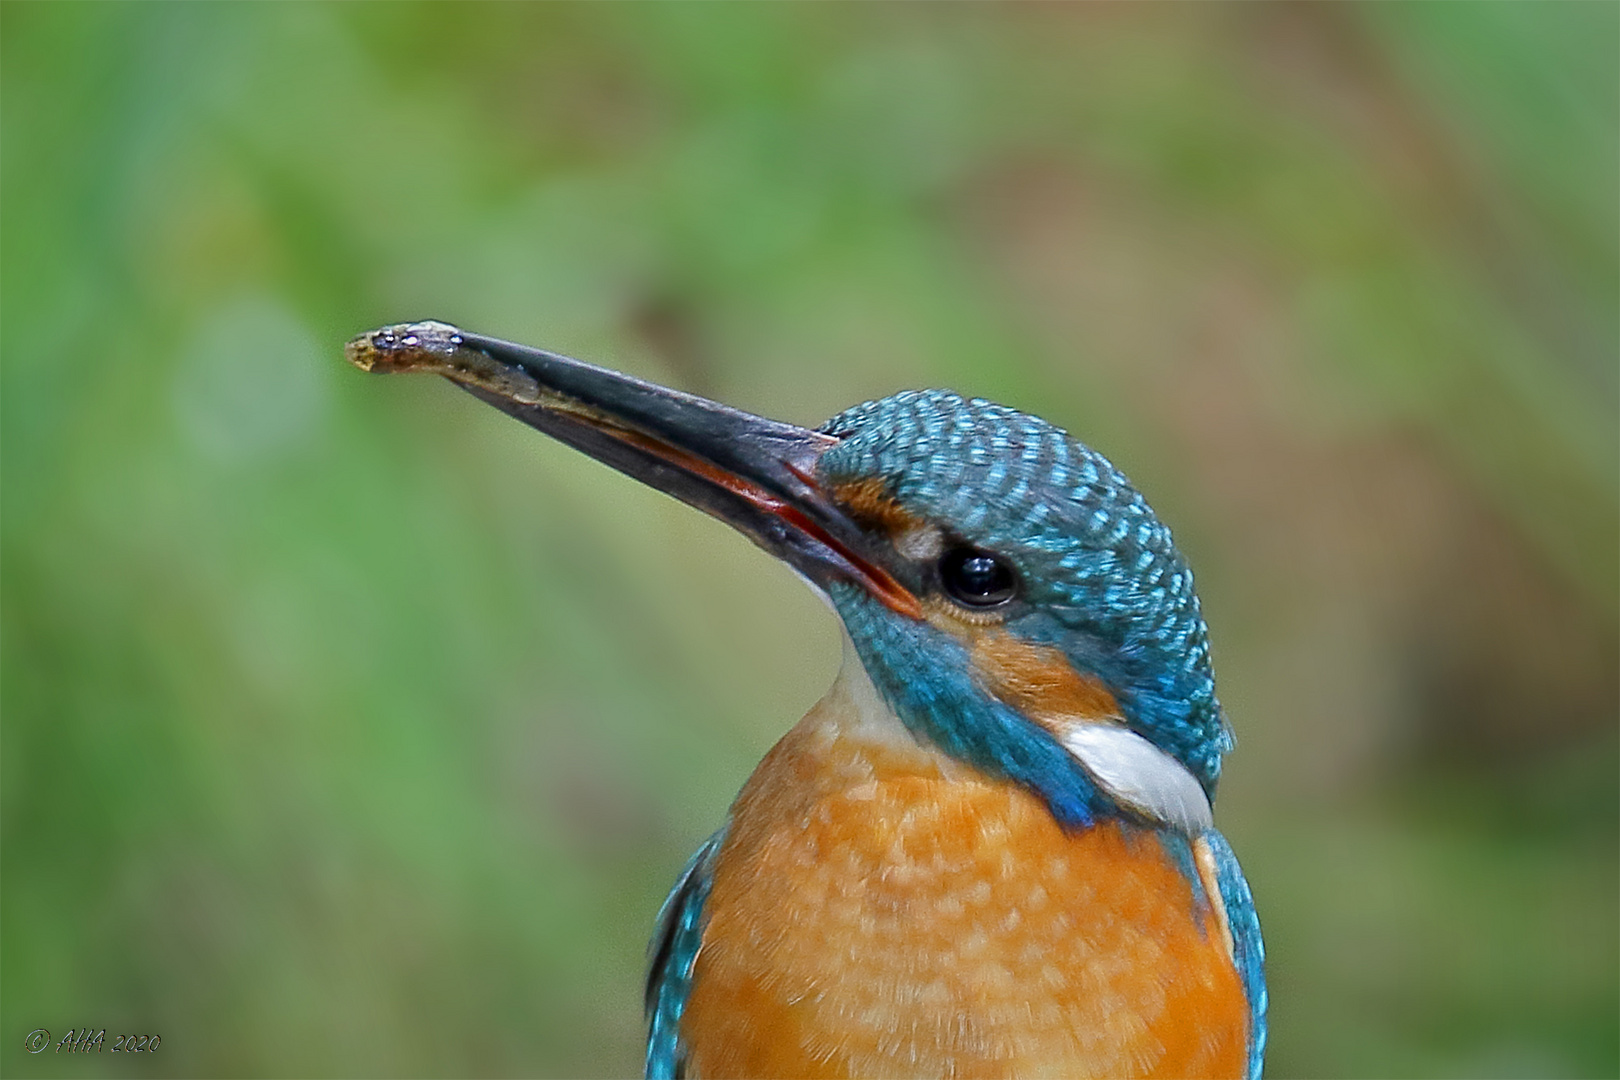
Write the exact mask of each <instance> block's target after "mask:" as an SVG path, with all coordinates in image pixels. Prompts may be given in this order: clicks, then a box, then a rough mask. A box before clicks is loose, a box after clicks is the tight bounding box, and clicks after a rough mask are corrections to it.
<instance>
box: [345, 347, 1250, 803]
mask: <svg viewBox="0 0 1620 1080" xmlns="http://www.w3.org/2000/svg"><path fill="white" fill-rule="evenodd" d="M348 356H349V359H350V360H351V361H352V362H354V363H355V364H356V365H357V366H359V367H362V368H364V369H366V370H369V371H429V372H436V373H438V374H442V375H445V376H447V377H449V378H451V379H452V380H454V381H456V382H458V383H460V384H461V385H462V386H463V387H465V388H466V389H467V390H469V391H470V392H471V393H473V394H474V395H476V396H478V397H480V398H482V399H483V400H485V401H487V402H489V403H490V404H492V405H494V406H495V407H497V408H499V409H501V410H503V411H505V412H507V413H509V414H511V415H512V416H515V417H517V418H518V419H520V420H523V421H524V422H526V423H528V424H530V425H531V426H533V427H536V428H538V429H540V430H542V431H544V432H546V433H548V434H550V435H553V436H555V437H557V438H559V439H561V440H562V441H564V442H567V443H569V444H570V445H573V446H575V447H576V448H578V449H580V450H583V451H584V452H586V453H588V454H590V455H592V456H593V457H596V458H598V459H600V460H602V461H604V462H606V463H607V464H609V465H612V466H613V467H615V468H617V469H619V470H620V471H623V472H625V473H627V474H629V475H631V476H634V477H636V478H638V479H640V480H643V481H644V482H646V483H648V484H650V485H652V486H654V487H657V488H659V489H660V490H663V491H665V492H667V493H669V494H671V495H674V496H675V497H677V498H680V499H682V500H683V501H685V502H687V503H689V504H691V505H694V506H697V507H699V508H700V509H703V510H704V511H706V512H708V513H710V514H712V515H714V516H716V517H719V518H721V519H722V520H725V521H727V522H728V523H730V524H732V525H733V526H735V527H736V528H738V529H739V530H741V531H742V532H744V533H745V534H747V535H748V536H749V537H751V538H752V539H753V540H754V541H755V542H756V543H758V544H759V545H760V546H761V547H763V548H765V549H766V550H768V551H770V552H771V553H773V554H775V555H777V556H778V557H779V558H781V559H783V560H784V561H785V562H787V563H788V564H789V565H790V566H792V567H793V568H794V569H795V570H797V571H798V572H799V573H800V574H801V576H803V577H805V578H806V579H808V580H809V581H810V582H811V584H812V585H814V586H815V587H817V588H818V589H819V590H820V591H822V592H823V593H824V594H825V595H826V596H827V598H828V599H829V600H830V601H831V603H832V605H833V607H834V608H835V610H836V611H837V612H838V614H839V616H840V617H841V618H842V619H843V622H844V625H845V628H846V630H847V631H848V633H849V637H850V640H851V642H852V643H853V644H854V647H855V650H856V653H857V655H858V656H859V658H860V660H861V663H862V665H863V666H864V668H865V669H866V672H867V674H868V675H869V676H870V677H871V680H872V683H873V685H874V686H875V687H876V688H877V689H878V690H879V691H880V693H881V694H882V696H883V697H884V699H885V700H886V701H887V702H888V704H889V706H890V707H891V708H892V709H893V710H894V712H895V714H896V715H897V716H898V717H899V718H900V719H901V720H902V721H903V722H904V723H905V725H906V726H907V727H908V728H909V729H910V730H911V731H912V732H913V733H914V734H915V735H916V736H917V737H918V738H919V739H921V740H923V741H926V742H928V743H931V744H933V745H934V746H936V747H938V748H939V749H941V750H943V751H945V752H946V753H949V754H951V755H953V756H955V757H958V758H960V759H963V760H965V761H967V762H969V763H971V764H973V765H974V766H976V767H977V768H979V769H981V770H983V771H985V772H988V773H990V774H992V775H996V776H1001V777H1005V778H1007V779H1010V780H1013V781H1015V782H1018V783H1020V784H1023V785H1024V786H1026V787H1027V788H1029V789H1030V790H1031V791H1033V792H1034V793H1036V794H1037V795H1038V796H1040V797H1041V798H1042V799H1044V800H1045V802H1046V803H1047V805H1048V806H1049V807H1050V808H1051V810H1052V813H1053V814H1054V816H1056V817H1057V819H1058V820H1059V821H1060V822H1062V823H1064V824H1065V825H1069V826H1083V825H1086V824H1089V823H1090V822H1092V821H1093V820H1095V819H1096V818H1098V817H1099V816H1104V817H1106V816H1120V817H1124V818H1128V819H1135V820H1139V821H1143V822H1146V823H1150V824H1156V825H1163V826H1169V827H1174V828H1178V829H1181V830H1183V831H1186V832H1189V833H1196V832H1198V831H1200V830H1201V829H1202V828H1203V827H1205V826H1207V825H1208V824H1209V819H1210V800H1211V798H1212V797H1213V794H1214V790H1215V784H1216V780H1217V778H1218V776H1219V773H1220V763H1221V757H1222V755H1223V754H1224V753H1225V752H1226V751H1227V750H1228V749H1230V747H1231V735H1230V732H1229V729H1228V727H1227V725H1226V721H1225V718H1224V716H1223V714H1222V711H1221V707H1220V704H1219V702H1218V701H1217V700H1216V697H1215V688H1214V675H1213V671H1212V669H1211V666H1210V657H1209V645H1208V633H1207V630H1206V627H1205V624H1204V620H1203V617H1202V615H1201V613H1200V610H1199V603H1198V597H1197V595H1196V594H1195V593H1194V591H1193V583H1192V575H1191V573H1190V571H1189V570H1188V568H1187V564H1186V562H1185V560H1184V559H1183V558H1182V556H1181V554H1180V552H1179V551H1178V550H1177V549H1176V546H1175V544H1174V543H1173V542H1172V540H1171V537H1170V532H1169V530H1168V529H1167V528H1166V527H1165V526H1164V525H1163V523H1161V522H1160V521H1159V520H1158V518H1157V517H1156V516H1155V515H1154V513H1153V511H1152V510H1151V509H1150V508H1149V507H1148V505H1147V503H1146V502H1145V501H1144V500H1143V498H1142V496H1141V495H1140V494H1139V493H1138V492H1137V491H1136V489H1135V488H1134V487H1132V486H1131V484H1130V482H1129V481H1128V480H1127V479H1126V478H1125V476H1124V475H1123V474H1122V473H1120V472H1119V470H1117V469H1115V468H1114V467H1113V466H1112V465H1111V464H1110V463H1109V462H1108V461H1107V460H1106V459H1105V458H1103V457H1102V455H1100V454H1098V453H1096V452H1095V451H1093V450H1091V449H1089V448H1088V447H1086V446H1084V445H1083V444H1081V443H1080V442H1078V441H1076V440H1075V439H1073V438H1071V437H1070V436H1069V435H1068V434H1067V433H1066V432H1064V431H1063V430H1062V429H1061V428H1058V427H1055V426H1053V425H1052V424H1049V423H1047V422H1046V421H1044V420H1041V419H1039V418H1037V417H1034V416H1030V415H1027V414H1024V413H1021V412H1018V411H1017V410H1014V409H1010V408H1007V407H1005V406H1002V405H996V404H992V403H990V402H987V401H983V400H979V399H971V400H970V399H964V398H962V397H960V396H958V395H956V394H953V393H949V392H945V391H920V392H919V391H908V392H904V393H899V394H895V395H893V396H891V397H887V398H884V399H882V400H879V401H873V402H868V403H866V404H863V405H858V406H855V407H854V408H851V409H848V410H846V411H844V412H842V413H840V414H839V415H837V416H835V417H833V418H832V419H831V420H829V421H828V422H827V423H826V424H824V425H822V427H821V428H819V429H817V430H810V429H806V428H800V427H797V426H794V425H791V424H784V423H780V422H777V421H773V420H768V419H765V418H763V417H758V416H754V415H752V414H749V413H745V412H742V411H740V410H736V409H732V408H729V407H727V406H724V405H720V404H718V403H716V402H712V401H708V400H706V399H704V398H700V397H696V396H694V395H690V394H684V393H681V392H679V391H674V390H669V389H666V388H664V387H660V386H656V385H654V384H651V383H647V382H643V381H641V380H637V379H633V378H631V377H629V376H625V375H622V374H619V373H617V372H613V371H609V370H607V369H604V368H599V367H595V366H592V365H589V364H584V363H581V362H580V361H577V360H572V359H569V358H567V357H563V356H559V355H557V354H554V353H548V352H544V351H542V350H538V349H531V348H528V347H526V346H521V345H514V344H511V343H509V342H504V341H500V340H498V339H495V338H488V337H483V336H481V335H477V334H472V333H468V332H464V331H461V330H458V329H456V328H455V327H452V326H448V325H446V324H443V323H416V324H409V325H402V326H395V327H387V328H384V329H382V330H377V331H373V332H371V333H369V334H365V335H362V336H361V337H359V338H356V339H355V340H354V341H352V342H350V343H349V346H348Z"/></svg>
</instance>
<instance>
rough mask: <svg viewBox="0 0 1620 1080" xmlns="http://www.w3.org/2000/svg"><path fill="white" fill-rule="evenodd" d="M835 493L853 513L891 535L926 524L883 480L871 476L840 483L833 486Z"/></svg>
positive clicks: (836, 497) (834, 496)
mask: <svg viewBox="0 0 1620 1080" xmlns="http://www.w3.org/2000/svg"><path fill="white" fill-rule="evenodd" d="M832 494H833V498H834V499H836V500H837V501H838V502H839V503H841V504H843V507H844V509H846V510H848V511H849V515H850V517H852V518H854V519H855V520H856V521H859V522H860V523H861V524H862V525H865V526H867V527H868V528H877V529H880V530H882V531H883V532H885V533H887V534H888V535H890V536H898V535H900V534H901V533H904V532H907V531H909V530H911V529H915V528H917V527H918V526H920V525H922V524H923V520H922V518H919V517H917V516H916V515H915V514H912V513H910V512H908V511H907V510H906V509H905V508H904V507H902V506H901V505H900V504H899V503H898V502H897V501H895V498H894V496H893V495H890V494H889V489H888V487H887V486H886V485H885V484H884V483H883V481H882V480H878V479H874V478H870V477H869V478H867V479H865V480H854V481H851V482H850V483H847V484H839V485H838V486H837V487H835V488H833V492H832Z"/></svg>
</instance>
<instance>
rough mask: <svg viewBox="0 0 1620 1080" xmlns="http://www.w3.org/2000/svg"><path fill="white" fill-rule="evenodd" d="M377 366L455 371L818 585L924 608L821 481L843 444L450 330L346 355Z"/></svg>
mask: <svg viewBox="0 0 1620 1080" xmlns="http://www.w3.org/2000/svg"><path fill="white" fill-rule="evenodd" d="M344 354H345V355H346V356H347V357H348V359H349V362H350V363H352V364H354V365H355V366H356V367H358V368H361V369H362V370H364V371H373V372H394V371H420V372H430V373H434V374H439V375H443V376H445V377H446V378H448V379H451V380H452V381H454V382H456V383H458V384H460V385H461V387H462V388H463V389H465V390H466V391H467V392H468V393H470V394H472V395H473V396H474V397H477V398H481V399H482V400H484V401H486V402H488V403H489V404H491V405H493V406H495V407H496V408H497V409H500V410H501V411H502V412H504V413H506V414H508V415H510V416H514V417H516V418H517V419H519V420H521V421H523V422H524V423H525V424H528V425H529V426H530V427H533V428H536V429H538V430H540V431H543V432H545V433H546V434H547V435H550V436H552V437H554V438H556V439H560V440H561V441H563V442H565V443H567V444H568V445H570V446H572V447H574V448H575V449H577V450H582V451H584V452H585V453H586V454H589V455H590V456H591V457H593V458H596V459H597V460H598V461H601V462H603V463H605V464H608V465H611V466H612V467H613V468H615V469H618V470H619V471H620V472H622V473H624V474H626V475H627V476H632V477H635V478H636V479H637V480H640V481H642V482H643V483H645V484H649V485H651V486H652V487H655V488H657V489H658V490H660V491H663V492H667V493H668V494H670V495H673V496H675V497H676V498H677V499H680V500H681V501H682V502H684V503H687V504H688V505H691V506H695V507H697V508H698V509H699V510H702V511H704V512H706V513H708V514H711V515H713V516H714V517H717V518H719V519H720V520H722V521H725V522H728V523H729V524H731V525H732V526H734V527H735V528H737V529H738V530H740V531H741V532H742V533H744V534H745V535H747V536H748V537H749V538H750V539H752V540H753V541H754V542H755V543H756V544H758V545H759V546H760V547H762V548H764V549H765V550H766V551H769V552H770V553H771V554H773V555H775V556H777V557H778V558H780V559H782V560H783V561H785V562H786V563H788V564H789V565H790V566H792V567H793V568H794V569H796V570H798V571H799V572H800V573H802V574H804V575H805V576H806V577H808V578H809V579H810V580H811V581H813V582H815V583H816V584H818V585H822V586H825V585H826V584H828V583H829V582H831V581H834V580H843V581H849V582H853V583H854V584H857V585H860V586H861V587H863V588H865V589H866V590H867V591H868V592H870V593H871V594H872V595H873V596H874V597H876V598H877V599H878V600H880V601H882V602H883V603H884V604H886V605H887V606H888V607H889V608H891V609H892V610H894V611H896V612H899V613H901V614H903V615H908V616H910V617H912V618H920V617H921V616H922V607H921V605H920V604H919V603H918V601H917V598H916V596H915V595H913V594H912V592H911V591H910V590H909V589H907V588H906V587H905V586H904V585H902V584H901V583H900V582H899V581H898V580H896V579H895V577H894V576H893V575H892V574H891V573H890V572H889V571H888V570H886V569H884V567H883V565H882V563H881V561H880V559H881V555H879V554H878V553H877V552H876V551H875V550H874V547H873V543H872V540H871V538H870V537H869V536H868V534H867V533H866V531H865V530H863V529H862V528H861V527H860V525H859V524H858V523H857V522H855V521H854V520H853V519H852V518H851V517H850V516H849V515H848V514H847V513H845V512H844V511H843V510H842V509H841V508H840V507H839V505H838V504H837V502H836V501H835V500H834V499H832V498H830V497H829V495H828V494H827V492H826V491H824V490H823V489H822V487H821V485H820V484H819V483H818V482H817V480H816V463H817V462H818V461H819V460H820V458H821V455H822V454H824V453H826V451H827V450H828V449H829V448H831V447H833V446H835V445H837V443H838V440H837V439H836V438H834V437H833V436H831V435H824V434H822V433H821V432H818V431H811V430H809V429H808V428H801V427H795V426H794V425H792V424H784V423H780V422H778V421H775V420H768V419H766V418H765V417H763V416H755V415H753V414H752V413H746V412H743V411H742V410H740V409H733V408H731V407H729V406H726V405H721V404H719V403H718V402H713V401H709V400H708V399H707V398H701V397H697V396H696V395H693V394H684V393H681V392H680V391H678V390H670V389H667V388H665V387H662V386H658V385H655V384H653V383H649V382H643V381H642V380H640V379H635V378H631V377H630V376H628V375H621V374H619V373H618V372H616V371H609V370H608V369H606V368H600V367H596V366H594V365H592V364H586V363H582V362H581V361H578V360H573V359H570V358H568V357H566V356H559V355H558V354H556V353H549V352H545V351H543V350H541V349H531V348H529V347H528V346H526V345H514V344H512V343H511V342H509V341H501V340H499V339H497V338H490V337H484V336H483V335H481V334H472V333H468V332H466V331H463V330H458V329H457V328H456V327H454V326H450V325H447V324H445V323H438V322H422V323H410V324H405V325H399V326H387V327H384V328H382V329H381V330H373V331H371V332H370V333H366V334H361V335H360V336H359V337H357V338H355V339H354V340H353V341H351V342H349V344H348V345H347V346H346V347H345V349H344Z"/></svg>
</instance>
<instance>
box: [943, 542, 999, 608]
mask: <svg viewBox="0 0 1620 1080" xmlns="http://www.w3.org/2000/svg"><path fill="white" fill-rule="evenodd" d="M939 579H940V581H941V582H943V583H944V585H945V591H946V592H947V593H949V594H950V597H951V599H952V600H955V601H956V602H957V603H959V604H966V605H967V606H968V607H980V608H982V607H995V606H996V605H998V604H1005V603H1006V602H1007V601H1008V600H1011V599H1012V598H1013V594H1014V593H1016V592H1017V591H1018V578H1017V577H1015V576H1014V575H1013V571H1012V567H1011V566H1009V565H1008V564H1007V563H1006V562H1004V561H1003V560H1001V559H999V558H997V557H996V556H994V555H992V554H990V553H989V552H988V551H980V550H979V549H978V548H970V547H959V548H952V549H951V550H950V551H947V552H946V553H945V555H944V557H943V558H941V559H940V560H939Z"/></svg>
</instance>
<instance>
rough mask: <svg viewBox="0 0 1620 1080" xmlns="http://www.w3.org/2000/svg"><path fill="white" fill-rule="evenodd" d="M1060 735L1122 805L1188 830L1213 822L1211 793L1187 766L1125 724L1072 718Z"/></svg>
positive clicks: (1193, 833) (1192, 832)
mask: <svg viewBox="0 0 1620 1080" xmlns="http://www.w3.org/2000/svg"><path fill="white" fill-rule="evenodd" d="M1059 741H1060V742H1062V744H1063V747H1064V749H1066V750H1068V751H1069V753H1071V754H1073V755H1074V756H1075V758H1076V759H1078V760H1079V762H1080V764H1081V765H1083V766H1085V769H1086V772H1088V773H1090V774H1091V778H1092V779H1093V780H1095V781H1096V782H1097V786H1098V787H1100V788H1102V789H1103V791H1104V792H1105V793H1107V795H1108V796H1109V797H1110V798H1112V799H1113V800H1114V801H1115V802H1117V803H1119V804H1120V805H1121V806H1124V807H1126V808H1128V809H1130V810H1134V811H1136V812H1137V813H1140V814H1143V815H1145V816H1147V817H1150V818H1152V819H1153V820H1155V821H1158V822H1160V823H1162V824H1165V825H1169V826H1171V827H1172V828H1176V829H1180V830H1181V831H1182V832H1184V833H1186V834H1187V835H1188V836H1197V835H1198V834H1199V833H1201V832H1203V831H1204V830H1205V829H1208V828H1211V827H1212V826H1213V825H1214V824H1215V817H1214V814H1213V813H1212V812H1211V810H1210V805H1209V796H1207V795H1205V794H1204V788H1203V786H1202V785H1201V784H1199V783H1198V781H1197V780H1196V779H1195V778H1194V777H1193V774H1192V773H1191V772H1189V771H1188V770H1187V767H1186V766H1185V765H1183V764H1182V763H1181V762H1179V761H1177V760H1176V759H1175V758H1173V757H1171V756H1170V755H1169V754H1167V753H1165V752H1164V751H1163V750H1160V749H1159V748H1158V747H1157V746H1154V745H1153V744H1152V743H1151V742H1149V741H1148V740H1147V739H1145V738H1143V737H1142V736H1140V735H1138V734H1137V733H1136V732H1134V731H1132V730H1130V729H1129V728H1123V727H1118V726H1116V725H1113V724H1094V723H1090V724H1088V723H1078V724H1070V725H1069V726H1068V727H1067V728H1065V729H1064V730H1063V733H1062V734H1061V735H1060V736H1059Z"/></svg>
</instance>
